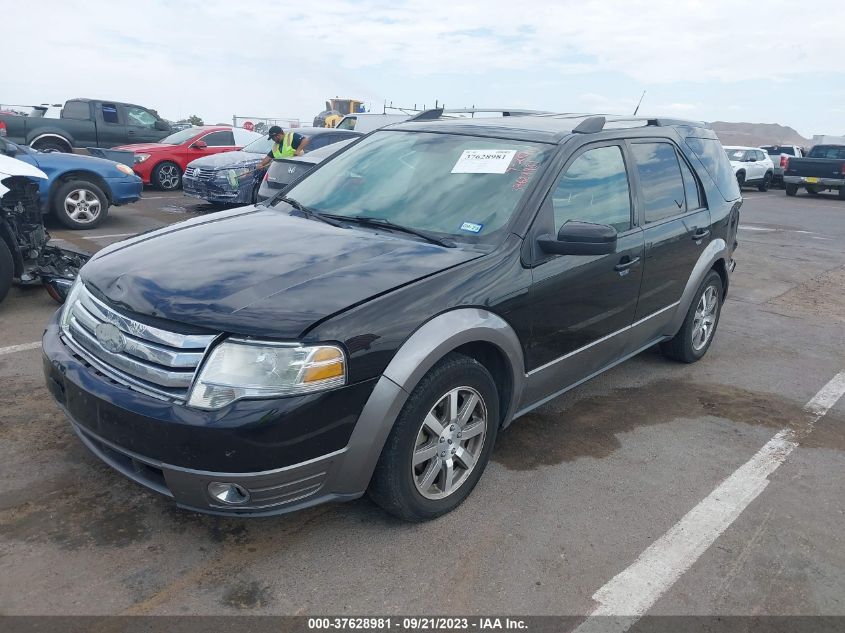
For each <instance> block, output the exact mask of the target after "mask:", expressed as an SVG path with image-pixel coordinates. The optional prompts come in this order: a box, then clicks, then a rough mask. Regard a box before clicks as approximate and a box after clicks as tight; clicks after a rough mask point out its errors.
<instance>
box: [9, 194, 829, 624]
mask: <svg viewBox="0 0 845 633" xmlns="http://www.w3.org/2000/svg"><path fill="white" fill-rule="evenodd" d="M745 196H746V200H745V203H744V205H743V207H742V212H741V224H740V232H739V241H740V246H739V250H738V251H737V253H736V258H737V269H736V272H735V274H734V276H733V280H732V285H731V291H730V292H731V294H730V297H729V299H728V301H727V303H726V305H725V307H724V310H723V313H722V321H721V324H720V326H719V331H718V333H717V335H716V338H715V341H714V343H713V346H712V347H711V349H710V352H709V353H708V355H707V357H706V358H705V359H704V360H703V361H701V362H699V363H697V364H694V365H680V364H676V363H672V362H670V361H668V360H666V359H664V358H663V357H662V356H660V354H659V353H658V352H656V351H654V350H649V351H647V352H644V353H643V354H640V355H639V356H638V357H636V358H634V359H632V360H630V361H628V362H626V363H623V364H622V365H620V366H618V367H616V368H615V369H613V370H611V371H610V372H607V373H606V374H604V375H602V376H600V377H598V378H596V379H595V380H593V381H591V382H589V383H587V384H585V385H582V386H581V387H578V388H576V389H574V390H572V391H570V392H569V393H567V394H566V395H564V396H562V397H560V398H558V399H556V400H554V401H552V402H550V403H548V404H547V405H545V406H544V407H542V408H541V409H539V410H537V411H535V412H533V413H531V414H529V415H527V416H525V417H524V418H522V419H520V420H518V421H516V422H515V423H514V424H513V425H512V426H511V427H510V428H509V429H508V430H507V431H506V432H504V433H502V434H501V435H500V437H499V439H498V444H497V447H496V450H495V452H494V455H493V461H492V463H491V464H490V466H489V467H488V469H487V471H486V473H485V475H484V477H482V479H481V481H480V483H479V485H478V487H477V488H476V490H475V491H474V493H473V494H472V495H471V496H470V497H469V499H468V500H467V501H466V503H464V504H463V505H462V506H461V507H459V508H458V509H457V510H456V511H455V512H453V513H451V514H449V515H447V516H444V517H442V518H440V519H438V520H436V521H432V522H429V523H426V524H422V525H409V524H405V523H400V522H398V521H396V520H394V519H391V518H389V517H387V516H385V515H384V514H383V513H382V512H381V511H380V510H379V509H378V508H377V507H375V506H374V505H373V504H372V503H370V502H369V501H368V500H366V499H362V500H358V501H355V502H351V503H348V504H339V505H329V506H323V507H318V508H313V509H310V510H306V511H303V512H300V513H297V514H293V515H289V516H285V517H278V518H266V519H250V520H241V519H234V518H218V517H208V516H202V515H198V514H193V513H190V512H185V511H182V510H179V509H176V508H175V507H173V506H172V504H170V503H169V502H168V501H166V500H165V499H163V498H161V497H159V496H157V495H155V494H154V493H151V492H147V491H145V490H143V489H141V488H139V487H138V486H136V485H135V484H132V483H130V482H128V481H127V480H125V479H124V478H123V477H122V476H120V475H118V474H117V473H115V472H113V471H112V470H110V469H109V468H108V467H106V466H104V465H102V464H101V463H100V462H99V461H98V460H97V459H96V458H94V457H92V456H90V455H89V454H88V453H87V451H86V450H85V449H84V448H83V447H82V446H81V444H80V443H79V442H78V441H77V439H76V438H75V437H74V436H73V433H72V432H71V431H70V429H69V427H68V425H67V423H66V422H65V420H64V419H63V416H62V415H61V414H60V413H59V411H58V410H57V409H56V407H55V406H54V404H53V403H52V401H51V400H50V398H49V396H48V394H47V391H46V390H45V389H44V387H43V384H42V383H43V379H42V377H41V374H40V352H39V351H38V350H37V349H25V350H22V351H13V352H10V353H4V352H3V350H4V349H6V348H8V347H9V346H13V345H19V344H26V343H31V342H34V341H37V340H38V338H39V336H40V333H41V329H42V327H43V323H44V322H45V320H46V319H47V318H48V317H49V315H50V314H51V312H52V310H54V309H55V308H56V306H55V304H53V303H52V302H51V300H50V299H48V298H47V296H46V294H44V293H43V292H41V291H35V290H27V291H21V290H14V291H13V292H12V293H11V295H10V297H9V299H8V300H7V301H6V302H4V303H3V304H2V306H0V381H2V385H3V389H2V391H0V463H2V464H3V467H2V469H0V612H2V613H4V614H44V613H53V614H59V613H67V614H118V613H129V614H164V613H170V614H184V613H221V614H231V613H245V612H250V613H277V614H311V613H356V614H367V613H383V614H391V613H396V614H403V613H416V614H446V613H462V614H474V613H480V614H483V613H497V614H500V613H514V614H571V615H585V614H588V613H591V612H593V611H594V610H595V609H597V608H598V609H601V608H602V605H603V604H605V605H606V604H607V603H606V602H602V600H607V601H610V602H612V600H611V599H610V598H608V596H611V597H612V596H613V595H614V593H613V592H614V590H618V589H620V588H621V590H623V591H629V592H630V593H631V595H637V596H642V595H644V592H645V593H648V592H650V593H649V596H650V597H649V598H648V600H647V601H646V602H644V603H642V605H640V606H639V607H637V608H639V609H640V612H648V613H653V614H700V615H703V614H719V615H727V614H757V615H761V614H763V615H765V614H772V615H794V614H840V615H845V543H843V540H845V536H843V531H842V529H841V526H842V523H843V520H845V495H843V494H842V490H843V488H845V424H844V423H845V402H844V401H843V400H839V401H838V402H836V401H835V400H834V402H833V403H829V404H832V406H831V407H830V410H829V411H827V412H826V414H825V415H824V416H822V417H818V416H813V415H811V414H809V413H808V412H807V411H806V410H805V409H804V406H805V404H806V403H808V402H810V401H811V400H813V399H814V397H816V398H817V397H818V396H817V394H818V393H819V391H820V390H821V389H822V388H823V387H824V386H825V385H826V384H827V383H828V382H829V381H830V380H831V379H832V378H833V377H834V376H836V375H837V374H839V373H840V372H842V371H843V369H845V327H843V324H845V292H843V291H845V248H843V244H845V203H842V202H840V201H838V200H836V199H835V198H833V197H830V196H819V197H818V198H815V199H812V198H809V197H807V196H804V195H800V196H798V197H797V198H787V197H786V196H785V195H784V193H783V191H782V190H781V191H779V190H772V191H770V192H768V193H757V192H750V191H749V192H745ZM186 200H187V199H185V198H183V197H182V196H181V195H174V194H154V193H152V192H149V196H147V195H146V194H145V199H143V200H142V201H141V202H140V203H138V204H135V205H131V206H128V207H123V208H118V209H114V210H113V213H112V215H111V216H110V218H109V220H108V221H107V222H105V223H104V224H103V226H102V227H100V228H99V229H97V230H96V231H93V232H91V233H80V232H76V233H74V232H70V231H60V230H53V233H54V235H55V236H56V237H60V238H62V239H67V240H68V241H71V242H72V243H74V244H88V245H89V247H90V248H91V249H96V248H100V247H102V246H104V245H106V244H108V243H110V242H111V241H114V240H117V239H122V237H121V236H122V235H123V234H125V233H135V232H139V231H143V230H148V229H150V228H155V227H156V226H161V225H163V224H167V223H170V222H174V221H178V220H181V219H184V218H187V217H193V215H195V214H197V213H202V212H205V209H204V208H201V207H198V205H197V204H196V203H194V202H187V203H186ZM823 395H824V394H823ZM830 399H831V398H830V397H828V400H830ZM784 429H786V430H787V431H788V433H792V434H793V435H788V437H793V438H795V442H797V447H794V446H792V445H790V446H791V448H789V449H788V450H787V449H785V448H783V446H781V447H780V449H778V450H775V451H774V452H773V453H772V455H768V454H766V455H763V457H762V458H761V457H759V455H760V453H759V451H761V448H763V447H766V446H769V445H770V444H771V442H772V440H773V438H777V437H778V436H779V432H780V431H782V430H784ZM784 446H785V445H784ZM781 449H782V450H781ZM755 460H758V461H755ZM759 460H763V461H762V462H760V461H759ZM766 460H768V461H766ZM759 463H762V464H763V465H764V466H765V469H763V470H762V471H761V470H760V469H758V470H753V469H752V470H753V472H750V471H748V468H749V466H748V464H752V466H754V465H755V464H759ZM743 469H745V470H743ZM761 472H762V474H761ZM737 477H739V481H740V483H747V482H748V481H757V482H758V484H757V485H756V488H754V489H753V490H752V491H751V493H747V494H746V496H745V497H743V498H742V499H739V500H738V501H737V505H736V508H735V510H734V511H733V514H731V513H730V512H727V514H724V513H725V512H726V510H725V506H724V504H725V503H727V501H726V500H725V499H727V498H730V495H731V494H732V493H731V491H732V490H734V489H733V488H731V489H730V490H727V496H726V497H725V498H723V499H718V498H716V499H714V497H713V493H714V490H715V491H717V494H716V497H719V495H720V494H722V492H723V491H724V490H726V488H725V486H726V485H728V487H729V488H730V485H732V484H731V482H734V480H735V479H736V478H737ZM754 477H756V478H757V479H756V480H755V479H754ZM725 482H727V483H725ZM737 489H741V488H737ZM702 504H703V505H702ZM708 504H710V505H708ZM714 504H715V505H714ZM719 504H722V505H719ZM700 508H704V509H705V512H704V513H703V514H702V513H700V512H699V513H698V514H697V513H696V511H697V509H700ZM710 508H714V510H712V512H711V511H710V510H709V509H710ZM720 512H721V513H723V514H724V516H721V515H719V513H720ZM717 515H719V516H717ZM719 517H721V519H723V521H722V523H719V521H717V520H716V519H717V518H719ZM721 519H720V520H721ZM678 526H681V529H680V531H679V528H678ZM708 535H709V536H708ZM708 539H709V540H708ZM667 545H669V546H672V547H674V548H675V549H672V550H667V549H666V546H667ZM679 552H680V554H679ZM661 556H662V557H663V558H661ZM655 557H656V558H655ZM664 563H665V565H664ZM651 564H653V565H654V566H653V567H649V568H648V569H649V570H650V571H649V575H648V576H647V577H643V575H642V573H641V572H642V565H651ZM638 565H639V567H638ZM655 570H656V571H655ZM638 574H639V575H638ZM653 577H654V578H660V579H662V580H661V583H658V585H659V586H657V587H656V588H655V587H650V588H644V586H643V585H642V582H643V581H648V580H649V579H652V578H653ZM638 582H639V583H641V584H639V585H638V584H637V583H638ZM643 605H644V606H643Z"/></svg>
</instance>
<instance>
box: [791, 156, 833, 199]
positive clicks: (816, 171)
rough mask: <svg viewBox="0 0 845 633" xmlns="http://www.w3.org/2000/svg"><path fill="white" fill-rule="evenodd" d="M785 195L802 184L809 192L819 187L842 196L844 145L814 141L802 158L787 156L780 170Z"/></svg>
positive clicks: (795, 190) (792, 194)
mask: <svg viewBox="0 0 845 633" xmlns="http://www.w3.org/2000/svg"><path fill="white" fill-rule="evenodd" d="M783 183H784V185H785V187H786V195H788V196H794V195H795V194H796V193H798V188H799V187H804V188H805V189H806V190H807V193H809V194H810V195H811V196H817V195H818V194H819V193H820V192H822V191H827V190H828V189H829V190H831V191H838V192H839V199H840V200H845V145H816V146H815V147H813V148H812V149H811V150H810V151H809V152H808V153H807V156H805V157H804V158H790V159H789V160H788V161H787V163H786V166H785V168H784V171H783Z"/></svg>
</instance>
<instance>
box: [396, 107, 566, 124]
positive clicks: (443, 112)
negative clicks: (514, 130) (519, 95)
mask: <svg viewBox="0 0 845 633" xmlns="http://www.w3.org/2000/svg"><path fill="white" fill-rule="evenodd" d="M479 113H498V114H501V115H502V116H540V115H549V114H552V113H551V112H548V111H545V110H523V109H521V108H450V109H448V110H447V109H446V108H430V109H428V110H423V111H422V112H420V113H419V114H417V115H415V116H412V117H411V119H410V120H411V121H433V120H435V119H440V118H443V117H444V116H447V115H450V114H470V115H472V117H474V116H475V115H476V114H479Z"/></svg>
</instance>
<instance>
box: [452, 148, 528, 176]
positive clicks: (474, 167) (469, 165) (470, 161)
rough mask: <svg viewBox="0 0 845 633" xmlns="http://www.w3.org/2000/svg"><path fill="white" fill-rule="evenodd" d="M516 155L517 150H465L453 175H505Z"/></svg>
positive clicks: (453, 168)
mask: <svg viewBox="0 0 845 633" xmlns="http://www.w3.org/2000/svg"><path fill="white" fill-rule="evenodd" d="M515 155H516V150H515V149H465V150H464V151H463V153H462V154H461V157H460V158H459V159H458V162H457V163H455V166H454V167H452V173H453V174H504V173H505V172H506V171H507V170H508V167H509V166H510V164H511V161H512V160H513V157H514V156H515Z"/></svg>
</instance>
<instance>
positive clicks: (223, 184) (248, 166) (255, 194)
mask: <svg viewBox="0 0 845 633" xmlns="http://www.w3.org/2000/svg"><path fill="white" fill-rule="evenodd" d="M296 132H297V134H301V135H302V136H304V137H306V138H307V139H308V148H307V150H306V153H305V154H304V155H305V156H308V155H309V154H310V152H313V151H314V150H319V149H321V148H323V147H327V146H330V145H333V144H334V143H338V142H340V141H344V140H347V139H351V138H357V137H359V136H363V135H362V134H361V133H360V132H353V131H351V130H333V129H325V128H310V127H303V128H296ZM272 147H273V141H272V140H270V139H269V138H266V137H264V138H260V139H256V140H255V141H253V142H252V143H250V144H249V145H247V146H245V147H244V148H243V149H242V150H240V151H236V152H227V153H226V154H218V155H216V156H206V157H204V158H198V159H196V160H194V161H191V163H190V164H189V165H188V167H187V168H186V169H185V173H184V174H183V175H182V189H183V191H184V192H185V195H187V196H191V197H193V198H202V199H203V200H208V201H209V202H212V203H215V204H250V203H255V202H257V201H258V200H260V198H259V189H260V187H261V182H262V178H263V176H264V174H265V173H267V170H266V169H260V170H259V169H257V167H258V164H259V163H260V162H261V160H262V159H263V158H264V157H265V156H267V154H269V153H270V150H271V149H272ZM271 168H272V165H271Z"/></svg>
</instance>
